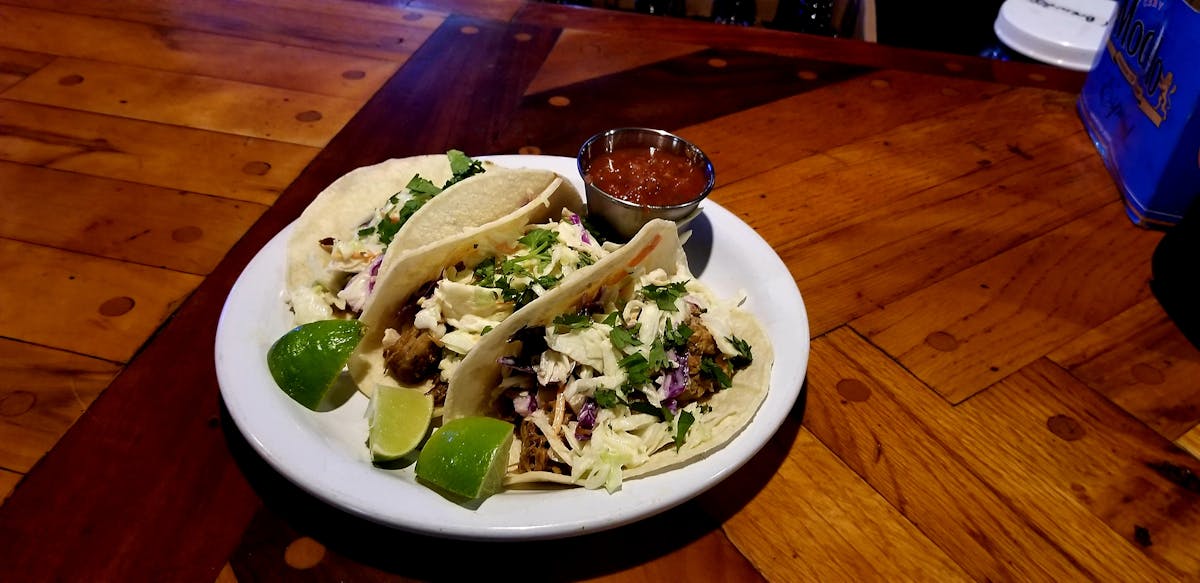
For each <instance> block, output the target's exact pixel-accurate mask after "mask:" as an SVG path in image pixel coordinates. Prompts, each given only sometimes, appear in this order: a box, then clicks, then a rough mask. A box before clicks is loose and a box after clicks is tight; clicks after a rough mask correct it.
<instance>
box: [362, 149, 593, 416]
mask: <svg viewBox="0 0 1200 583" xmlns="http://www.w3.org/2000/svg"><path fill="white" fill-rule="evenodd" d="M492 172H494V171H489V174H491V173H492ZM485 176H486V175H485ZM531 198H532V200H530V201H529V202H528V203H527V204H525V205H523V206H522V207H520V210H518V211H516V212H513V213H509V214H508V215H505V216H504V217H502V218H500V219H498V220H495V221H492V222H490V223H487V224H485V225H482V226H480V227H477V228H474V229H469V230H467V231H464V232H463V233H461V234H459V235H457V236H454V237H449V238H444V239H442V240H439V241H437V242H435V243H432V244H430V245H426V246H424V247H421V248H420V249H417V250H415V251H413V252H410V253H407V254H404V255H403V256H399V257H397V258H396V260H395V262H392V263H390V264H388V265H385V266H384V268H383V270H382V272H381V273H380V275H379V279H378V281H377V285H376V292H375V294H374V295H373V296H372V297H371V298H370V300H369V301H368V303H367V305H366V308H365V309H364V310H363V312H362V315H361V316H360V318H359V320H360V321H361V322H363V323H364V324H365V325H366V332H365V334H364V336H363V339H362V341H361V342H360V343H359V345H358V348H357V349H356V351H355V352H354V354H352V355H351V357H350V361H349V363H348V367H349V371H350V374H351V377H352V378H353V379H354V381H355V383H356V384H357V385H358V387H359V389H360V390H361V391H362V392H363V393H365V394H367V395H370V394H371V393H372V392H373V391H374V388H375V387H376V386H378V385H379V384H390V385H398V386H402V387H407V388H416V389H421V390H423V391H427V392H429V391H432V392H433V394H434V399H435V404H436V405H437V406H438V407H440V405H441V396H443V395H444V394H445V389H446V387H447V386H448V383H449V381H450V379H451V378H452V377H453V374H454V370H455V367H456V366H457V364H458V363H459V362H460V361H461V360H462V358H463V357H464V356H465V355H466V354H468V353H469V352H470V351H471V349H472V348H473V347H474V346H475V345H476V344H477V343H478V342H479V340H480V338H481V337H484V335H486V334H487V333H488V332H489V331H490V330H492V329H493V328H495V327H496V326H498V325H499V324H500V323H501V322H503V321H504V320H505V319H507V318H508V317H509V316H511V315H513V314H514V313H517V312H519V311H520V310H522V309H524V308H525V307H527V306H529V305H533V304H535V303H536V302H537V301H538V300H539V298H542V297H544V296H546V295H547V294H548V293H549V290H552V289H554V288H555V287H557V286H558V285H559V284H560V283H561V282H563V281H568V280H570V279H571V278H572V276H573V275H575V274H576V272H581V271H583V270H586V269H588V268H589V267H590V266H592V265H593V264H595V263H597V262H598V261H600V260H601V259H602V258H603V257H604V256H606V255H607V254H608V253H609V252H610V250H611V249H612V248H613V247H614V246H613V245H611V244H606V245H602V244H601V243H600V242H599V241H598V240H597V239H596V238H594V237H592V236H591V235H590V234H589V233H588V231H587V229H586V228H585V227H584V226H583V224H582V220H581V219H580V216H579V214H578V213H579V212H580V211H581V208H582V199H581V197H580V195H579V193H578V191H576V190H575V188H574V187H573V186H571V185H570V183H569V182H566V181H565V180H562V179H561V178H555V179H554V180H553V181H552V183H551V184H550V185H549V186H547V187H546V188H545V189H544V190H543V191H542V192H541V193H540V194H538V195H537V196H534V197H531Z"/></svg>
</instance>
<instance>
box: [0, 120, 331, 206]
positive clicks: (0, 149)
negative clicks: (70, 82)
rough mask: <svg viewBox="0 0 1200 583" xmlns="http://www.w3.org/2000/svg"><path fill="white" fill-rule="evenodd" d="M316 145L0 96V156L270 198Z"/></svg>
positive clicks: (93, 173) (186, 187)
mask: <svg viewBox="0 0 1200 583" xmlns="http://www.w3.org/2000/svg"><path fill="white" fill-rule="evenodd" d="M316 153H317V149H316V148H310V147H308V146H297V145H293V144H284V143H280V142H273V141H269V140H257V139H253V138H245V137H242V136H234V135H228V134H219V133H215V132H208V131H203V130H193V129H188V128H181V127H177V126H168V125H162V124H156V123H149V122H141V121H135V120H131V119H125V118H119V117H112V116H107V115H97V114H92V113H84V112H79V111H72V110H67V109H60V108H57V107H44V106H40V105H33V104H28V103H20V102H16V101H7V100H5V99H0V159H2V160H8V161H12V162H18V163H21V164H29V165H34V166H45V167H48V168H56V169H59V170H69V171H72V172H77V173H80V174H87V175H91V176H100V177H104V178H115V179H118V180H125V181H129V182H136V183H140V184H148V185H154V186H161V187H164V188H173V189H178V190H186V191H190V192H198V193H204V194H211V195H215V196H221V197H225V198H232V199H239V200H246V201H253V202H258V203H262V204H270V203H272V202H274V200H275V198H276V197H277V196H279V192H280V191H282V190H283V189H284V188H285V187H286V186H287V185H288V184H289V183H290V182H291V181H292V180H293V179H294V178H295V177H296V175H297V174H299V173H300V171H301V170H302V169H304V167H305V165H307V164H308V163H309V161H311V160H312V158H313V156H315V155H316Z"/></svg>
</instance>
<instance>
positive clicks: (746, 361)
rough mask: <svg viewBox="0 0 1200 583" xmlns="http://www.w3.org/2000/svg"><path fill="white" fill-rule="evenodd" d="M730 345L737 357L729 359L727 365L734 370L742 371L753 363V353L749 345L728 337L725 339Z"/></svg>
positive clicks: (743, 341)
mask: <svg viewBox="0 0 1200 583" xmlns="http://www.w3.org/2000/svg"><path fill="white" fill-rule="evenodd" d="M726 340H728V341H729V343H730V344H732V345H733V347H734V348H735V349H737V351H738V355H737V356H735V357H733V358H732V359H730V361H729V363H730V364H732V365H733V368H735V369H743V368H746V367H748V366H750V363H752V362H754V353H753V352H751V350H750V343H749V342H746V341H745V340H742V339H741V338H738V337H737V336H732V335H731V336H729V337H728V338H726Z"/></svg>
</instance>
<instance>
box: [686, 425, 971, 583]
mask: <svg viewBox="0 0 1200 583" xmlns="http://www.w3.org/2000/svg"><path fill="white" fill-rule="evenodd" d="M798 424H799V420H798V419H797V418H796V417H795V416H793V417H792V418H789V419H788V420H787V421H786V422H785V424H784V427H783V428H782V429H781V430H780V431H779V433H777V434H776V435H775V436H774V437H773V438H772V440H771V441H770V442H769V443H768V445H767V448H766V450H765V451H764V452H763V453H761V454H760V455H759V456H757V457H755V458H754V459H752V460H750V462H749V463H748V464H747V465H746V466H745V467H744V468H743V469H742V470H740V471H739V472H737V473H736V474H734V475H733V476H731V477H730V478H728V479H727V480H725V481H724V482H722V483H721V484H720V485H719V486H717V487H716V488H715V489H714V490H713V491H712V492H710V493H709V494H706V495H705V497H704V499H703V501H704V503H705V507H706V508H708V509H710V511H711V512H714V513H715V514H716V515H718V516H721V517H722V519H723V521H724V525H725V526H724V529H725V533H726V534H727V535H728V536H729V539H730V540H732V541H733V544H734V545H736V546H737V548H738V550H739V551H741V552H742V554H744V555H745V556H746V557H747V558H749V559H750V562H751V563H753V564H754V566H755V568H757V569H758V570H759V572H761V573H762V574H763V576H765V577H766V578H767V580H769V581H856V580H896V581H901V580H903V581H969V580H970V577H968V576H967V574H966V573H965V572H964V571H963V570H962V569H961V568H960V567H959V566H958V565H957V564H956V563H955V562H954V561H953V559H952V558H951V557H949V556H948V555H947V554H946V553H945V552H944V551H943V550H942V549H939V548H938V547H937V545H935V544H934V543H933V542H931V541H930V540H929V539H928V538H926V537H925V536H924V535H923V534H921V533H920V531H918V530H917V528H916V527H915V526H913V524H912V523H910V522H909V521H908V520H906V519H905V518H904V516H902V515H901V514H900V512H899V511H898V510H897V509H896V508H895V507H893V506H892V505H890V504H889V503H888V502H887V501H886V500H885V499H884V498H882V497H881V496H880V495H879V493H877V492H875V491H874V490H873V489H871V486H870V485H868V484H867V483H865V482H863V481H862V478H861V477H859V476H858V475H857V474H855V473H854V471H853V470H852V469H851V468H849V467H847V466H846V465H845V463H844V462H842V461H841V460H840V459H838V457H837V456H836V455H835V454H834V453H833V452H831V451H830V450H829V449H827V448H826V447H825V446H824V445H822V444H821V443H820V442H819V441H817V440H816V438H814V437H813V435H812V434H811V433H809V432H808V430H806V429H803V428H801V427H799V426H798ZM784 517H786V519H784Z"/></svg>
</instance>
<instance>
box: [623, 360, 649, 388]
mask: <svg viewBox="0 0 1200 583" xmlns="http://www.w3.org/2000/svg"><path fill="white" fill-rule="evenodd" d="M617 364H619V365H621V368H623V369H625V375H626V377H627V379H626V381H625V384H626V386H629V387H640V386H642V385H644V384H646V383H648V382H650V362H649V361H647V360H646V357H645V356H642V355H641V353H640V352H635V353H633V354H630V355H629V356H626V357H625V358H622V359H621V360H620V361H618V362H617Z"/></svg>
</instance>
